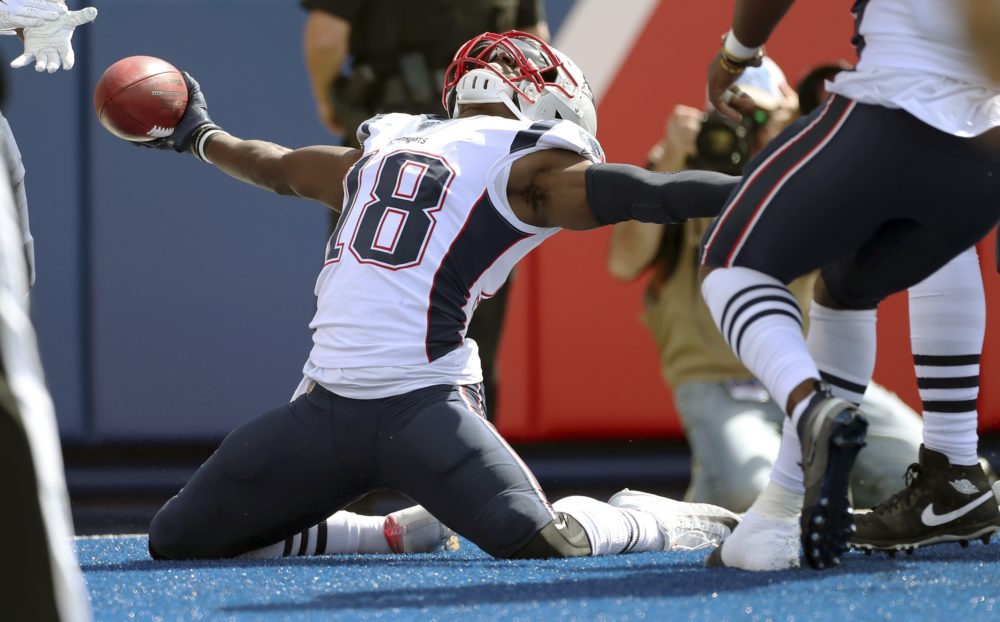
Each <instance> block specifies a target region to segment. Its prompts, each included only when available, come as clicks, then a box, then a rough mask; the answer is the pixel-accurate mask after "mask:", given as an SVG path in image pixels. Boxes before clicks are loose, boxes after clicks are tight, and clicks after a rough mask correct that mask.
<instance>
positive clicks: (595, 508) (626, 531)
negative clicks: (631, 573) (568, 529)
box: [552, 496, 664, 557]
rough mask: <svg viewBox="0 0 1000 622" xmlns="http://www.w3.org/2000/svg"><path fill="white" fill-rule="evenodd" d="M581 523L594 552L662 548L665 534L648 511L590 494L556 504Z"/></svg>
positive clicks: (615, 552) (555, 508) (561, 500)
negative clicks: (613, 503)
mask: <svg viewBox="0 0 1000 622" xmlns="http://www.w3.org/2000/svg"><path fill="white" fill-rule="evenodd" d="M552 509H553V510H555V511H557V512H563V513H564V514H569V515H570V516H572V517H573V518H575V519H576V520H577V522H579V523H580V526H582V527H583V531H584V532H585V533H586V534H587V538H588V539H589V540H590V550H591V555H593V556H595V557H596V556H598V555H616V554H618V553H641V552H644V551H662V550H663V549H664V542H663V535H662V534H661V533H660V528H659V527H657V525H656V519H655V518H654V517H653V516H652V515H651V514H649V513H647V512H640V511H638V510H631V509H627V508H616V507H613V506H610V505H608V504H607V503H604V502H603V501H598V500H597V499H591V498H590V497H581V496H573V497H564V498H562V499H559V500H558V501H556V502H555V503H553V504H552Z"/></svg>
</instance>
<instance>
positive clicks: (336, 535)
mask: <svg viewBox="0 0 1000 622" xmlns="http://www.w3.org/2000/svg"><path fill="white" fill-rule="evenodd" d="M384 523H385V517H384V516H364V515H362V514H355V513H353V512H346V511H340V512H337V513H336V514H334V515H333V516H331V517H330V518H328V519H326V520H325V521H323V522H321V523H319V524H318V525H313V526H312V527H309V528H308V529H305V530H303V531H301V532H299V533H297V534H295V535H293V536H289V537H287V538H285V539H284V540H281V541H280V542H275V543H274V544H271V545H269V546H265V547H263V548H259V549H255V550H253V551H250V552H249V553H244V554H243V555H240V557H243V558H252V559H267V558H275V557H304V556H309V555H339V554H347V553H391V552H392V549H390V548H389V543H388V542H387V541H386V539H385V532H384V530H383V526H384Z"/></svg>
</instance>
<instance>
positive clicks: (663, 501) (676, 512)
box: [608, 488, 740, 551]
mask: <svg viewBox="0 0 1000 622" xmlns="http://www.w3.org/2000/svg"><path fill="white" fill-rule="evenodd" d="M608 504H609V505H612V506H614V507H616V508H625V509H630V510H637V511H640V512H646V513H648V514H651V515H652V516H653V517H654V518H655V519H656V524H657V526H658V527H659V528H660V533H661V534H663V550H664V551H697V550H699V549H704V548H708V547H712V546H718V545H719V543H721V542H722V541H723V540H725V539H726V537H728V536H729V534H731V533H732V531H733V529H735V528H736V525H738V524H739V522H740V517H739V515H737V514H734V513H732V512H730V511H729V510H727V509H725V508H720V507H719V506H717V505H710V504H708V503H685V502H684V501H675V500H673V499H668V498H666V497H660V496H658V495H653V494H650V493H648V492H640V491H638V490H629V489H628V488H626V489H624V490H622V491H620V492H617V493H615V494H614V496H612V497H611V498H610V499H608Z"/></svg>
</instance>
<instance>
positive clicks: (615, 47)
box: [554, 0, 660, 105]
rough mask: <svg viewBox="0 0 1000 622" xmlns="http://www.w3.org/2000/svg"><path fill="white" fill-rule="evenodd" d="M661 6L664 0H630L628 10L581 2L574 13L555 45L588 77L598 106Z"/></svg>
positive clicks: (601, 0)
mask: <svg viewBox="0 0 1000 622" xmlns="http://www.w3.org/2000/svg"><path fill="white" fill-rule="evenodd" d="M659 4H660V0H629V2H627V3H625V5H626V6H623V5H622V3H618V2H608V1H607V0H578V1H577V2H576V3H575V4H574V5H573V8H572V9H570V12H569V14H568V15H567V16H566V21H564V22H563V25H562V27H560V28H559V32H558V33H557V34H556V38H555V41H554V43H555V46H556V48H557V49H558V50H559V51H561V52H563V53H565V54H566V55H567V56H569V57H570V58H572V59H573V62H575V63H576V64H577V66H578V67H580V69H581V70H582V71H583V74H584V75H585V76H587V81H588V82H590V88H591V90H593V92H594V99H595V100H596V102H597V104H598V105H600V103H601V99H602V98H603V97H604V94H605V93H606V92H607V90H608V89H609V88H610V87H611V83H612V82H614V79H615V76H616V75H617V74H618V68H619V67H621V65H622V63H623V62H625V59H626V58H627V57H628V55H629V53H630V52H631V51H632V47H633V46H634V45H635V42H636V39H638V37H639V35H640V34H642V29H643V28H645V27H646V23H647V22H648V21H649V17H650V15H652V13H653V11H654V10H655V9H656V7H657V6H658V5H659ZM608 33H614V36H608ZM598 42H599V43H598Z"/></svg>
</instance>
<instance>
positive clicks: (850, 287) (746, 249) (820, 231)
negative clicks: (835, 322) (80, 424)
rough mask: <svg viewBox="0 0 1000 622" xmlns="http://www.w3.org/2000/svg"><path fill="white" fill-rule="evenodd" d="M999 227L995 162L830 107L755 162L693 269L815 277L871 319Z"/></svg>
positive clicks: (915, 127)
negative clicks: (886, 301) (891, 298)
mask: <svg viewBox="0 0 1000 622" xmlns="http://www.w3.org/2000/svg"><path fill="white" fill-rule="evenodd" d="M998 219H1000V154H998V149H997V147H996V146H994V147H992V148H988V147H987V146H986V143H985V141H984V140H982V139H969V138H958V137H955V136H951V135H949V134H945V133H944V132H941V131H938V130H936V129H934V128H933V127H931V126H929V125H926V124H925V123H922V122H921V121H919V120H917V119H916V118H914V117H913V116H911V115H910V114H908V113H906V112H904V111H902V110H891V109H888V108H884V107H881V106H871V105H866V104H859V103H857V102H854V101H853V100H850V99H847V98H844V97H840V96H833V97H832V98H830V100H829V101H828V102H827V104H826V105H825V106H822V107H820V108H818V109H817V110H815V111H814V112H813V113H812V114H810V115H809V116H807V117H805V118H803V119H800V120H798V121H796V122H795V123H794V124H792V125H791V126H790V127H789V128H788V129H786V130H785V131H784V132H783V133H782V134H781V136H779V137H778V138H777V139H776V140H774V141H773V142H772V143H771V144H770V145H768V147H767V148H766V149H765V150H764V151H762V152H761V153H760V154H759V155H757V157H755V158H754V159H753V160H752V161H751V162H750V165H749V167H748V170H747V172H746V174H745V175H744V178H743V181H742V183H741V184H740V186H739V187H738V188H737V190H736V191H734V193H733V195H732V197H730V199H729V201H728V203H727V205H726V208H725V209H724V210H723V211H722V213H721V214H720V215H719V217H718V218H717V219H716V221H715V223H714V224H713V226H712V228H711V229H709V231H708V232H707V233H706V234H705V238H704V240H703V251H702V263H703V264H705V265H707V266H711V267H721V266H725V267H732V266H742V267H746V268H752V269H754V270H757V271H760V272H763V273H765V274H769V275H771V276H773V277H775V278H778V279H780V280H782V281H783V282H785V283H788V282H791V281H792V280H793V279H795V278H797V277H799V276H802V275H804V274H807V273H809V272H812V271H813V270H816V269H822V276H823V279H824V281H825V282H826V285H827V289H828V290H829V291H830V293H831V294H832V295H833V296H834V298H836V299H837V300H838V301H839V302H841V303H842V304H845V305H846V306H849V307H853V308H871V307H874V306H876V305H877V304H878V302H879V301H880V300H882V299H883V298H884V297H886V296H888V295H889V294H891V293H893V292H896V291H900V290H902V289H906V288H908V287H909V286H911V285H914V284H916V283H919V282H920V281H922V280H923V279H924V278H926V277H928V276H930V275H931V274H933V273H934V272H935V271H937V269H938V268H940V267H941V266H943V265H944V264H945V263H947V262H948V261H949V260H950V259H951V258H952V257H954V256H955V255H957V254H958V253H960V252H961V251H963V250H965V249H967V248H969V247H970V246H972V245H973V244H974V243H975V242H977V241H978V240H979V239H980V238H982V237H983V236H985V235H986V234H987V232H989V230H990V229H991V228H992V227H993V226H994V225H995V224H996V222H997V220H998Z"/></svg>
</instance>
